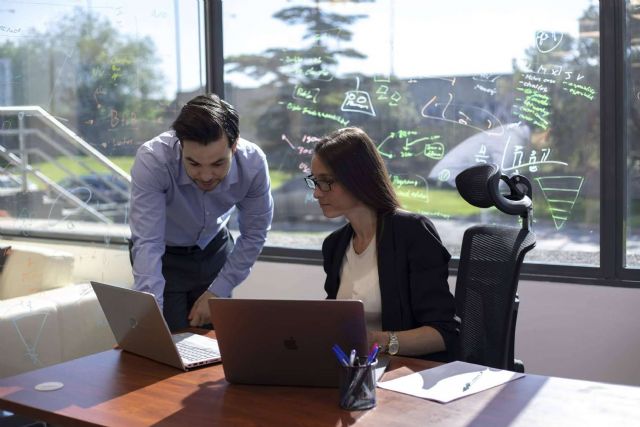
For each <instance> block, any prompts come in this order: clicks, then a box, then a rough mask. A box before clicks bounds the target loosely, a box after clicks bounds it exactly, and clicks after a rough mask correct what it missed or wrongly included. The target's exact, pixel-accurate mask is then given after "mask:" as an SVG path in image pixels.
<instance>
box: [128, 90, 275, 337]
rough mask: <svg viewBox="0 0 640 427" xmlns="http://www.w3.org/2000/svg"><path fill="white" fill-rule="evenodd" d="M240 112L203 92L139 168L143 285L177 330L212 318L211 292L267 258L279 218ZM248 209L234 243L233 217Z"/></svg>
mask: <svg viewBox="0 0 640 427" xmlns="http://www.w3.org/2000/svg"><path fill="white" fill-rule="evenodd" d="M238 122H239V117H238V113H237V112H236V110H235V109H234V107H233V106H231V105H230V104H228V103H227V102H225V101H223V100H221V99H220V98H219V97H218V96H217V95H214V94H208V95H201V96H197V97H195V98H194V99H192V100H191V101H189V102H188V103H187V104H186V105H185V106H184V107H183V108H182V110H181V111H180V114H179V116H178V118H177V119H176V121H175V122H173V125H172V128H173V130H172V131H168V132H165V133H163V134H161V135H158V136H157V137H155V138H154V139H152V140H151V141H148V142H146V143H144V144H143V145H142V146H141V147H140V148H139V149H138V152H137V153H136V158H135V162H134V165H133V168H132V169H131V181H132V182H131V184H132V185H131V215H130V221H129V224H130V226H131V243H130V253H131V258H132V264H133V276H134V279H135V285H134V287H135V289H137V290H140V291H146V292H151V293H152V294H154V295H155V297H156V299H157V301H158V303H159V305H160V307H161V308H162V309H163V313H164V317H165V320H166V321H167V324H168V325H169V328H170V329H171V330H177V329H181V328H186V327H188V326H202V325H205V324H208V323H210V317H209V306H208V302H207V300H208V299H209V298H215V297H230V296H231V291H232V290H233V288H234V287H236V286H237V285H238V284H240V283H241V282H242V281H243V280H244V279H245V278H246V277H247V276H248V275H249V271H250V270H251V267H252V266H253V264H254V263H255V261H256V259H257V258H258V254H259V253H260V251H261V249H262V246H263V245H264V242H265V240H266V237H267V230H269V228H270V226H271V219H272V217H273V199H272V198H271V188H270V187H271V186H270V181H269V171H268V167H267V160H266V157H265V154H264V153H263V152H262V150H261V149H260V148H259V147H258V146H257V145H255V144H253V143H251V142H249V141H246V140H244V139H239V137H238V136H239V130H238ZM234 208H237V209H238V223H239V227H240V237H238V241H237V242H236V244H235V246H234V242H233V237H232V236H231V234H230V233H229V230H228V228H227V224H228V222H229V217H230V216H231V213H232V212H233V210H234Z"/></svg>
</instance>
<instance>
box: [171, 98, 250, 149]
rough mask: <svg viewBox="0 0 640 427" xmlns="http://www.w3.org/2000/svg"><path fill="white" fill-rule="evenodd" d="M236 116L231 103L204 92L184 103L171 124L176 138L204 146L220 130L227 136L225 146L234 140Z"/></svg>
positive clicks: (218, 134)
mask: <svg viewBox="0 0 640 427" xmlns="http://www.w3.org/2000/svg"><path fill="white" fill-rule="evenodd" d="M239 121H240V117H239V116H238V112H237V111H236V109H235V108H234V107H233V105H231V104H229V103H228V102H226V101H224V100H222V99H220V97H218V95H216V94H213V93H208V94H206V95H199V96H196V97H195V98H193V99H192V100H191V101H189V102H187V103H186V104H185V106H184V107H182V110H181V111H180V114H179V115H178V118H177V119H176V120H175V121H174V122H173V124H172V125H171V127H172V128H173V129H174V130H175V131H176V137H177V138H178V139H179V140H180V141H181V142H182V141H184V140H191V141H196V142H198V143H200V144H202V145H207V144H209V143H211V142H213V141H217V140H219V139H220V138H222V134H223V132H224V134H225V135H227V138H228V139H229V147H231V146H232V145H233V144H235V142H236V141H237V140H238V135H239V130H238V123H239Z"/></svg>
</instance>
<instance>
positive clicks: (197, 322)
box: [188, 291, 218, 327]
mask: <svg viewBox="0 0 640 427" xmlns="http://www.w3.org/2000/svg"><path fill="white" fill-rule="evenodd" d="M209 298H218V296H217V295H215V294H213V293H211V292H209V291H204V292H203V293H202V295H200V297H199V298H198V299H197V300H196V302H195V304H193V307H192V308H191V312H190V313H189V317H188V319H189V321H190V322H189V324H190V325H191V326H193V327H199V326H202V325H205V324H207V323H211V313H210V312H209V303H208V302H207V300H208V299H209Z"/></svg>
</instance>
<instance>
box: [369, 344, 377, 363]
mask: <svg viewBox="0 0 640 427" xmlns="http://www.w3.org/2000/svg"><path fill="white" fill-rule="evenodd" d="M379 350H380V346H379V345H378V343H375V344H373V347H371V351H370V352H369V355H368V356H367V365H370V364H371V362H373V361H374V360H376V356H377V355H378V351H379Z"/></svg>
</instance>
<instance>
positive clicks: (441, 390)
mask: <svg viewBox="0 0 640 427" xmlns="http://www.w3.org/2000/svg"><path fill="white" fill-rule="evenodd" d="M480 372H482V375H480V376H478V374H479V373H480ZM523 376H524V374H521V373H517V372H511V371H503V370H500V369H494V368H487V367H486V366H482V365H474V364H473V363H466V362H460V361H456V362H451V363H446V364H444V365H440V366H437V367H435V368H431V369H425V370H424V371H420V372H415V373H413V374H409V375H405V376H403V377H400V378H396V379H394V380H390V381H383V382H379V383H378V387H380V388H384V389H387V390H393V391H397V392H400V393H405V394H410V395H412V396H417V397H422V398H423V399H430V400H435V401H436V402H442V403H447V402H451V401H452V400H455V399H459V398H461V397H464V396H469V395H472V394H475V393H478V392H480V391H483V390H487V389H489V388H492V387H496V386H499V385H501V384H504V383H507V382H509V381H513V380H516V379H518V378H521V377H523ZM476 377H477V378H476ZM474 378H476V379H475V381H474ZM466 384H470V385H469V386H468V388H467V390H466V391H465V390H464V388H465V385H466Z"/></svg>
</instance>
